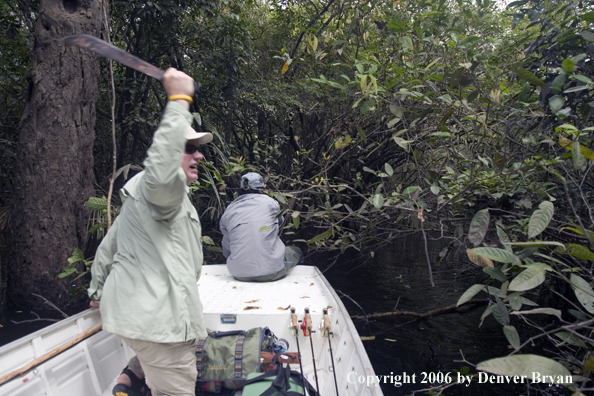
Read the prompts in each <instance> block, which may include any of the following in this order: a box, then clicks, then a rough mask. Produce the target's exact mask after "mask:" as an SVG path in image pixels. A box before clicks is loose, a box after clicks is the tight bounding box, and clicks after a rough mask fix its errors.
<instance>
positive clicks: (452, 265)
mask: <svg viewBox="0 0 594 396" xmlns="http://www.w3.org/2000/svg"><path fill="white" fill-rule="evenodd" d="M448 243H449V240H446V239H439V238H433V239H430V241H429V256H430V257H431V261H432V267H433V278H434V282H435V287H432V286H431V284H430V281H429V276H428V268H427V260H426V258H425V257H426V256H425V250H424V249H425V247H424V243H423V239H422V237H421V236H420V235H419V236H410V237H406V238H402V239H399V240H396V241H395V242H394V243H393V244H391V245H390V246H388V247H386V248H384V249H382V250H381V251H378V252H376V254H375V256H374V258H373V259H371V260H369V261H368V262H366V263H365V264H363V265H362V264H361V263H363V261H364V260H363V259H361V258H360V257H358V258H357V257H356V256H354V255H352V254H351V255H347V256H348V257H347V258H345V259H343V260H342V261H341V259H339V261H337V262H336V263H334V264H333V265H332V266H330V264H329V263H330V261H328V260H326V259H324V258H323V256H321V255H316V256H311V257H309V258H308V259H306V264H309V265H314V264H315V265H317V266H318V267H319V268H320V269H321V270H322V271H324V275H325V276H326V278H327V279H328V280H329V282H330V284H331V285H332V286H333V287H334V288H335V289H336V290H337V292H338V294H339V295H340V296H342V301H343V302H344V304H345V306H346V307H347V309H348V310H349V312H350V313H351V315H360V314H363V313H366V314H371V313H374V312H388V311H392V310H393V309H394V308H395V307H397V308H398V309H399V310H402V311H413V312H418V313H424V312H427V311H431V310H435V309H439V308H444V307H447V306H449V305H452V304H456V302H457V300H458V298H459V297H460V295H461V294H462V293H463V292H464V291H465V290H466V289H467V288H468V287H470V286H471V285H473V284H475V283H479V282H481V281H482V280H483V279H484V278H485V275H484V273H483V272H482V271H481V270H480V268H477V267H476V266H475V265H474V264H472V263H470V262H469V261H468V259H466V258H465V254H464V253H463V252H464V251H462V254H459V255H449V256H448V257H447V259H446V260H442V261H441V262H440V263H439V264H437V258H438V255H439V252H440V251H441V250H442V249H443V248H444V247H445V246H447V245H448ZM349 257H350V258H349ZM345 295H346V296H345ZM347 296H348V297H347ZM475 298H483V299H484V298H486V296H485V295H482V296H481V295H480V294H479V295H477V296H476V297H475ZM40 308H41V307H40ZM485 308H486V305H484V304H480V305H478V304H477V305H475V306H467V307H462V308H461V309H458V310H455V311H452V312H450V313H447V314H441V315H437V316H433V317H430V318H426V319H423V320H415V318H412V317H406V316H400V317H391V318H383V319H377V320H370V321H369V323H365V321H363V320H358V319H354V322H355V324H356V326H357V329H358V331H359V333H360V335H361V336H363V337H370V336H375V339H373V340H368V341H363V344H364V346H365V348H366V350H367V352H368V355H369V357H370V360H371V363H372V365H373V367H374V370H375V373H376V375H381V376H390V377H393V378H398V377H397V376H400V377H401V380H400V382H401V384H400V383H398V381H393V382H396V384H394V383H382V384H381V387H382V390H383V392H384V394H385V395H386V396H392V395H394V396H395V395H410V394H413V393H415V392H416V394H417V395H425V394H427V393H424V392H421V390H423V389H428V388H430V387H431V385H432V384H431V383H430V382H429V381H430V380H433V381H435V382H434V385H438V384H439V383H440V382H441V383H443V382H444V381H445V378H447V377H446V374H448V373H449V374H450V377H451V378H452V379H453V381H452V382H454V383H455V382H457V378H458V373H457V372H458V371H459V370H461V369H462V370H464V369H463V367H464V366H467V367H470V372H471V373H475V372H476V371H475V370H474V368H473V366H472V364H477V363H479V362H481V361H483V360H486V359H489V358H494V357H500V356H505V355H507V354H508V353H509V352H510V349H508V342H507V340H506V339H505V336H504V335H503V331H502V328H501V325H499V324H498V323H497V322H496V321H495V319H493V317H492V316H490V317H488V318H487V319H486V320H485V321H484V323H483V325H482V326H481V327H479V323H480V317H481V315H482V313H483V311H484V309H485ZM69 314H72V313H70V312H69ZM38 316H39V317H41V318H50V317H51V318H59V314H57V313H56V312H55V311H53V312H52V311H47V312H44V311H41V310H36V311H35V312H34V313H31V312H30V311H23V312H14V311H11V312H5V314H4V316H2V317H0V324H1V325H2V327H0V345H3V344H6V343H8V342H10V341H13V340H15V339H17V338H20V337H22V336H24V335H26V334H28V333H30V332H33V331H35V330H38V329H40V328H42V327H44V326H46V325H49V324H51V323H53V322H49V321H40V320H37V317H38ZM13 321H15V322H20V324H18V325H14V324H13ZM513 324H514V325H517V323H513ZM463 360H466V362H469V363H466V362H463ZM423 381H425V382H426V383H423ZM442 394H443V395H449V396H462V395H464V396H474V395H476V396H490V395H562V394H563V395H569V394H570V393H569V392H567V391H566V390H564V389H563V388H556V387H550V388H549V387H546V386H545V387H543V388H542V389H537V388H534V387H531V388H527V387H526V385H519V386H518V385H517V386H509V385H501V384H488V383H478V381H477V380H476V379H474V380H473V381H472V382H471V384H470V386H466V384H462V385H453V386H450V387H449V388H447V389H446V390H445V391H444V392H443V393H442ZM322 396H324V395H322Z"/></svg>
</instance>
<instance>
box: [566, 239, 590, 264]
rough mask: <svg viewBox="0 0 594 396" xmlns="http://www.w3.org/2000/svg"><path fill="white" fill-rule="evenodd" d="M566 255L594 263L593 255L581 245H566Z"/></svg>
mask: <svg viewBox="0 0 594 396" xmlns="http://www.w3.org/2000/svg"><path fill="white" fill-rule="evenodd" d="M567 253H569V254H570V255H571V256H573V257H575V258H579V259H584V260H589V261H594V253H592V251H591V250H590V249H588V248H587V247H585V246H583V245H578V244H575V243H570V244H569V245H567Z"/></svg>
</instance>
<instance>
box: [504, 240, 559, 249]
mask: <svg viewBox="0 0 594 396" xmlns="http://www.w3.org/2000/svg"><path fill="white" fill-rule="evenodd" d="M509 244H510V245H513V246H519V247H547V246H557V247H560V248H563V249H565V245H564V244H562V243H561V242H552V241H551V242H549V241H533V242H510V243H509Z"/></svg>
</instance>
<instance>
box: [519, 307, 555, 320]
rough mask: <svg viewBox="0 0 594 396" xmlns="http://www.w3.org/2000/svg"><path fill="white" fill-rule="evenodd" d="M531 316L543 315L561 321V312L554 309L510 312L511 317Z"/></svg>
mask: <svg viewBox="0 0 594 396" xmlns="http://www.w3.org/2000/svg"><path fill="white" fill-rule="evenodd" d="M532 314H543V315H555V316H556V317H558V318H559V319H561V311H559V310H558V309H554V308H534V309H531V310H530V311H517V312H512V315H532Z"/></svg>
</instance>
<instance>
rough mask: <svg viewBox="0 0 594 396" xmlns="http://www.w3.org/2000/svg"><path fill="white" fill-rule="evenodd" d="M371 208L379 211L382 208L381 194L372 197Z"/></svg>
mask: <svg viewBox="0 0 594 396" xmlns="http://www.w3.org/2000/svg"><path fill="white" fill-rule="evenodd" d="M373 206H375V207H376V208H377V209H381V207H382V206H384V196H383V195H382V194H375V195H374V196H373Z"/></svg>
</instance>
